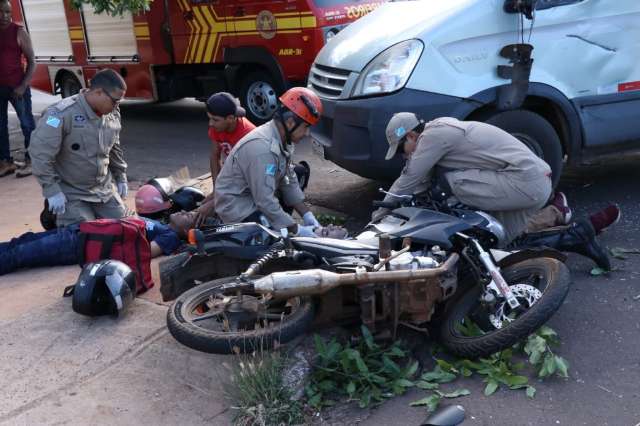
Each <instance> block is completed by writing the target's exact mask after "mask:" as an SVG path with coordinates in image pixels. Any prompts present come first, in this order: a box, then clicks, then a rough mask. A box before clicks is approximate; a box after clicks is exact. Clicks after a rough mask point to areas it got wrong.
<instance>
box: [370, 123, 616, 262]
mask: <svg viewBox="0 0 640 426" xmlns="http://www.w3.org/2000/svg"><path fill="white" fill-rule="evenodd" d="M386 136H387V141H388V142H389V150H388V152H387V155H386V159H387V160H390V159H392V158H393V157H394V156H396V155H397V154H398V153H402V154H404V156H405V158H406V159H407V162H406V165H405V167H404V169H403V170H402V173H401V175H400V177H398V179H396V181H395V182H394V183H393V185H392V186H391V188H390V190H389V191H390V192H391V193H394V194H399V195H409V194H415V193H420V192H424V191H426V190H427V189H428V188H429V187H434V186H437V187H438V188H441V189H442V190H443V191H444V192H445V193H447V194H451V195H452V196H453V197H455V198H456V199H457V200H458V201H459V202H461V203H462V204H465V205H467V206H470V207H472V208H474V209H477V210H482V211H486V212H488V213H490V214H492V215H493V216H495V217H496V219H498V220H499V221H500V223H502V225H503V226H504V228H505V231H506V240H507V241H506V242H505V243H506V244H509V243H512V244H514V245H516V246H518V247H523V246H548V247H553V248H555V249H557V250H560V251H569V252H576V253H579V254H582V255H584V256H587V257H589V258H591V259H592V260H593V261H594V262H595V263H596V264H597V265H598V266H599V267H601V268H603V269H605V270H609V269H611V264H610V261H609V257H608V255H607V253H606V252H605V251H604V250H603V249H602V247H600V245H599V244H598V242H597V241H596V239H595V234H596V231H595V229H594V227H593V225H592V224H591V223H590V222H589V221H588V220H578V221H575V222H573V223H571V224H570V225H567V226H565V227H562V228H554V229H549V230H545V231H540V232H526V231H527V227H528V225H529V223H530V222H531V220H532V219H535V218H536V216H537V215H539V214H540V211H541V209H543V207H544V206H546V205H547V204H548V202H549V200H551V199H552V185H551V168H550V167H549V165H548V164H547V163H546V162H544V160H542V159H541V158H539V157H537V156H536V155H535V154H534V153H533V152H532V151H531V150H530V149H529V148H527V147H526V145H524V144H523V143H522V142H521V141H519V140H518V139H517V138H515V137H514V136H512V135H510V134H509V133H507V132H505V131H504V130H502V129H500V128H498V127H495V126H492V125H490V124H487V123H482V122H476V121H460V120H457V119H455V118H451V117H442V118H438V119H435V120H432V121H430V122H428V123H425V122H424V121H423V120H420V119H419V118H418V117H417V116H416V115H415V114H414V113H411V112H401V113H397V114H394V115H393V117H392V118H391V120H390V121H389V123H388V124H387V128H386ZM391 200H392V196H390V195H387V196H386V197H385V200H384V201H387V202H388V201H391ZM386 213H388V211H387V210H385V209H378V210H376V211H375V212H374V213H373V216H372V217H373V218H374V219H375V218H377V217H379V216H380V215H384V214H386ZM538 219H540V218H539V217H538ZM538 225H539V226H542V225H540V224H538ZM533 230H534V229H529V231H533ZM536 231H537V230H536Z"/></svg>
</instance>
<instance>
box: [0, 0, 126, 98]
mask: <svg viewBox="0 0 640 426" xmlns="http://www.w3.org/2000/svg"><path fill="white" fill-rule="evenodd" d="M0 1H2V0H0ZM89 88H90V89H102V90H106V91H107V92H109V93H113V92H114V91H116V90H127V83H125V82H124V78H122V76H121V75H120V74H118V73H117V72H115V71H114V70H112V69H110V68H107V69H104V70H102V71H98V72H97V73H96V75H94V76H93V78H92V79H91V81H90V82H89Z"/></svg>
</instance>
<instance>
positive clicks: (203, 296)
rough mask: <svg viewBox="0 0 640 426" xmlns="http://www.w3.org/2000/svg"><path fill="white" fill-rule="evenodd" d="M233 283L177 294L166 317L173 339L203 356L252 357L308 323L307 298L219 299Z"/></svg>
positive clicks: (246, 296) (226, 280)
mask: <svg viewBox="0 0 640 426" xmlns="http://www.w3.org/2000/svg"><path fill="white" fill-rule="evenodd" d="M234 279H235V277H227V278H222V279H218V280H214V281H209V282H207V283H204V284H201V285H198V286H196V287H194V288H192V289H190V290H188V291H186V292H185V293H183V294H182V295H180V296H179V297H178V298H177V299H176V300H175V302H174V303H173V304H172V305H171V307H170V308H169V312H168V313H167V327H168V328H169V331H170V332H171V335H172V336H173V337H174V338H175V339H176V340H177V341H178V342H180V343H182V344H183V345H185V346H188V347H190V348H192V349H196V350H198V351H202V352H208V353H217V354H231V353H248V352H249V353H250V352H254V351H258V350H263V349H264V350H267V349H270V348H272V347H273V346H274V345H275V344H276V343H286V342H288V341H290V340H291V339H293V338H294V337H296V336H298V335H300V334H302V333H304V332H305V331H306V330H307V329H308V328H309V326H310V325H311V322H312V321H313V317H314V309H313V303H312V301H311V298H309V297H292V298H289V299H286V300H283V299H279V300H276V299H268V298H265V297H262V296H259V295H256V294H243V295H242V297H238V296H237V295H233V296H229V295H226V296H225V295H223V294H222V293H221V286H222V285H223V284H228V283H231V282H233V281H234Z"/></svg>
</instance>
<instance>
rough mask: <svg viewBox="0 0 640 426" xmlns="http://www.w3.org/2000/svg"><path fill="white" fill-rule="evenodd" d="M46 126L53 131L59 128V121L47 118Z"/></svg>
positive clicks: (56, 118)
mask: <svg viewBox="0 0 640 426" xmlns="http://www.w3.org/2000/svg"><path fill="white" fill-rule="evenodd" d="M47 126H51V127H53V128H54V129H57V128H58V127H59V126H60V119H59V118H58V117H54V116H51V115H50V116H48V117H47Z"/></svg>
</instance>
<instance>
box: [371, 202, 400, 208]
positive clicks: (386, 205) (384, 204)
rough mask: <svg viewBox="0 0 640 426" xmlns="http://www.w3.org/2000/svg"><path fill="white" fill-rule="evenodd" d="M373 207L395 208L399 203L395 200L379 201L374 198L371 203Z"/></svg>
mask: <svg viewBox="0 0 640 426" xmlns="http://www.w3.org/2000/svg"><path fill="white" fill-rule="evenodd" d="M371 204H372V205H373V207H382V208H384V209H395V208H398V206H399V205H400V204H399V203H398V202H397V201H379V200H374V201H373V202H372V203H371Z"/></svg>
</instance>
